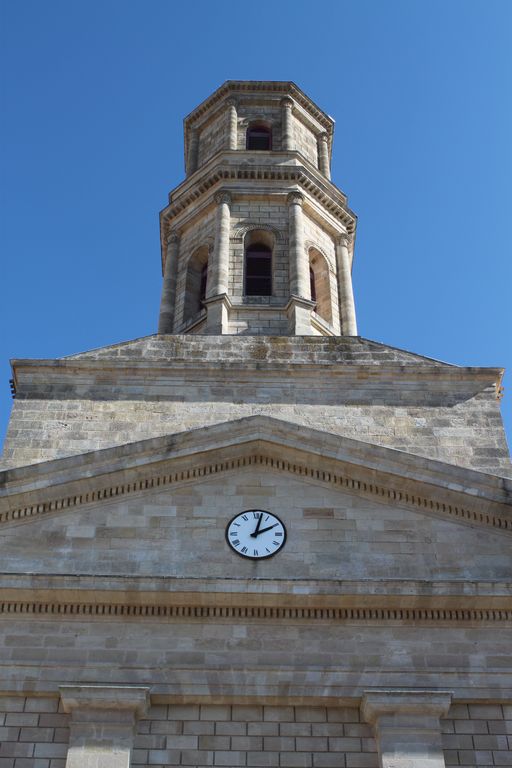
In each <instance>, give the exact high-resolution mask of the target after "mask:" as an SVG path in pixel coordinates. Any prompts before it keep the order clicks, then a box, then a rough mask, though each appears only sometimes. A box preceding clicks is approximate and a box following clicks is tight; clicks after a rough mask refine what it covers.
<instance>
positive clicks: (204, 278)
mask: <svg viewBox="0 0 512 768" xmlns="http://www.w3.org/2000/svg"><path fill="white" fill-rule="evenodd" d="M207 279H208V262H206V264H205V265H204V266H203V268H202V269H201V281H200V283H199V302H200V303H201V302H203V301H204V300H205V299H206V281H207Z"/></svg>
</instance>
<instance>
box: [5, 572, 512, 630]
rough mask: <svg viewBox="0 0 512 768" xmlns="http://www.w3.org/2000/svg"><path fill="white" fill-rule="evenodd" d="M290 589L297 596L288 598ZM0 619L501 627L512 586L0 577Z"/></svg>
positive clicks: (508, 618)
mask: <svg viewBox="0 0 512 768" xmlns="http://www.w3.org/2000/svg"><path fill="white" fill-rule="evenodd" d="M294 592H295V594H294ZM0 614H3V615H4V616H5V617H6V618H7V617H9V616H10V617H13V618H16V617H19V616H34V615H36V616H40V617H51V616H58V617H62V616H65V617H69V618H73V617H77V618H81V617H98V618H100V619H101V618H104V619H109V620H110V619H112V618H120V619H124V618H134V619H144V620H156V621H162V620H165V619H168V620H173V621H186V622H190V621H197V620H199V621H204V620H205V619H212V620H217V621H221V622H222V621H226V620H228V621H229V620H233V619H235V620H244V621H245V620H254V621H271V622H290V621H293V622H315V623H318V622H319V621H321V622H329V623H333V622H358V623H361V622H364V623H376V624H379V623H382V622H385V623H397V624H403V623H410V622H414V623H415V624H416V623H418V622H419V623H427V624H432V623H442V624H445V623H450V624H461V623H462V624H468V623H482V622H486V623H489V622H491V623H494V622H498V623H506V622H512V585H511V584H497V583H495V582H470V583H468V582H432V581H430V582H421V581H420V582H411V581H404V582H401V581H398V580H388V581H386V580H382V581H378V582H377V581H374V582H372V581H370V580H368V581H359V582H350V581H347V582H342V581H336V580H320V581H316V580H286V579H282V580H273V579H258V580H256V581H254V580H234V579H190V578H188V579H187V578H185V579H183V578H175V577H172V578H171V577H169V578H158V577H155V578H154V579H151V584H149V580H148V578H147V577H142V578H135V577H119V576H112V575H109V574H98V575H96V576H84V575H37V576H24V575H22V574H16V575H9V574H0Z"/></svg>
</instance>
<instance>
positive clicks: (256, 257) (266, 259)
mask: <svg viewBox="0 0 512 768" xmlns="http://www.w3.org/2000/svg"><path fill="white" fill-rule="evenodd" d="M273 249H274V236H273V235H272V233H271V232H267V231H266V230H260V229H253V230H251V231H250V232H248V233H247V234H246V236H245V242H244V294H245V295H246V296H271V295H272V253H273Z"/></svg>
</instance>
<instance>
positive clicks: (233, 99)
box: [226, 96, 238, 109]
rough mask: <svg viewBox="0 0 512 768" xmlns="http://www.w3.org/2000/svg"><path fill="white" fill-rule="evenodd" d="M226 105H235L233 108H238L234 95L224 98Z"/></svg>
mask: <svg viewBox="0 0 512 768" xmlns="http://www.w3.org/2000/svg"><path fill="white" fill-rule="evenodd" d="M226 106H227V107H235V109H238V99H237V98H236V96H230V97H229V99H226Z"/></svg>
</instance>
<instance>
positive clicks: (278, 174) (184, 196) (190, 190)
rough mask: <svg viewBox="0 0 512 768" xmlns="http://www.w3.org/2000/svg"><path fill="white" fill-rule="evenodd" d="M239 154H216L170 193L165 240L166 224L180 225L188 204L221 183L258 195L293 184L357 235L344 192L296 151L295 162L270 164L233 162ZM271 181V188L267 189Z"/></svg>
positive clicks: (162, 218)
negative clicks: (246, 183)
mask: <svg viewBox="0 0 512 768" xmlns="http://www.w3.org/2000/svg"><path fill="white" fill-rule="evenodd" d="M238 155H239V153H237V152H229V151H227V150H225V151H223V152H222V153H219V154H218V155H216V156H215V157H213V158H212V159H211V160H210V161H209V163H208V164H207V165H206V166H204V167H202V168H201V169H199V170H198V171H197V172H196V173H195V174H194V175H193V176H191V177H190V178H188V179H186V180H185V181H184V182H183V183H182V184H181V185H180V186H179V187H176V189H175V190H173V191H172V192H171V194H170V202H169V205H168V206H166V208H164V209H163V210H162V211H161V213H160V223H161V230H162V233H161V234H162V240H164V235H165V230H166V227H169V226H171V222H172V226H173V227H174V226H178V221H176V222H175V219H177V218H178V217H179V215H180V214H182V213H183V212H184V211H186V210H187V209H188V207H189V206H192V205H194V206H195V207H197V204H198V201H200V200H202V199H207V200H208V201H209V202H208V204H209V203H210V202H211V201H210V198H209V197H208V198H205V196H206V194H207V193H208V192H210V191H212V192H213V191H215V190H216V189H217V188H218V186H219V185H222V186H223V187H226V188H227V189H230V191H232V193H233V194H235V195H240V196H243V195H247V196H257V195H258V194H260V195H261V194H265V193H274V194H275V193H282V194H283V195H285V194H286V193H287V192H288V191H289V190H290V185H296V186H299V187H300V188H301V189H303V190H304V191H305V192H306V193H307V194H308V195H310V196H311V198H312V199H314V200H315V201H316V202H317V203H319V204H320V206H321V207H323V208H324V209H325V211H327V212H328V213H329V214H330V215H331V216H332V217H333V218H334V219H335V220H337V221H338V222H339V223H340V225H341V228H342V229H344V230H346V231H347V232H349V233H350V234H351V235H352V236H354V234H355V229H356V223H357V217H356V215H355V214H354V213H353V212H352V211H351V210H350V209H349V208H348V207H347V205H346V197H345V195H344V194H343V193H342V192H341V191H340V190H338V188H337V187H336V186H335V185H334V184H331V183H330V182H329V181H327V180H326V179H325V177H322V176H321V174H320V172H319V171H317V170H316V169H315V168H313V166H310V165H309V164H308V163H307V161H306V160H305V158H303V157H302V156H301V155H300V154H299V153H297V152H289V153H287V157H288V158H289V159H290V158H292V159H295V160H296V162H295V163H294V164H292V163H290V164H285V163H283V164H273V163H269V164H268V165H262V164H260V163H258V164H254V165H252V164H250V163H247V162H245V163H244V162H242V159H243V158H240V161H239V162H236V163H235V162H233V161H234V160H235V159H238V157H237V156H238ZM240 181H250V182H251V184H250V187H248V188H247V189H241V188H236V187H233V188H232V189H231V188H230V183H233V182H240ZM269 184H271V185H272V187H271V188H268V185H269Z"/></svg>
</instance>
